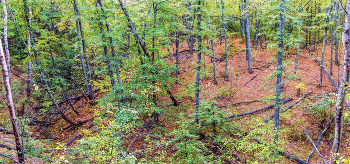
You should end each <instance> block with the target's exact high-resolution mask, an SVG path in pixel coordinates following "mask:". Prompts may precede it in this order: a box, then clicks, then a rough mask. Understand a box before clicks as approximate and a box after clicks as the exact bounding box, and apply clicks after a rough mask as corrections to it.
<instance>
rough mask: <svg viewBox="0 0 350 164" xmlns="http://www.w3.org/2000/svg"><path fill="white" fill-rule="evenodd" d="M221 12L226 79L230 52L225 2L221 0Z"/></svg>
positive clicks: (226, 78)
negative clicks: (228, 48)
mask: <svg viewBox="0 0 350 164" xmlns="http://www.w3.org/2000/svg"><path fill="white" fill-rule="evenodd" d="M221 9H222V10H221V12H222V28H223V29H224V38H225V55H226V64H225V81H227V80H228V74H227V65H228V52H227V35H226V25H225V4H224V1H223V0H221Z"/></svg>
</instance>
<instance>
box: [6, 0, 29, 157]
mask: <svg viewBox="0 0 350 164" xmlns="http://www.w3.org/2000/svg"><path fill="white" fill-rule="evenodd" d="M3 3H4V1H3ZM4 6H5V5H4ZM5 49H6V47H5ZM0 63H1V67H2V73H3V80H4V86H5V90H6V98H7V102H8V103H7V106H8V108H9V109H8V110H9V114H10V117H11V123H12V129H13V135H14V137H15V144H16V151H17V156H18V162H19V163H24V162H25V158H24V153H23V147H22V144H21V137H20V133H19V129H18V124H17V118H16V113H15V106H14V104H13V99H12V91H11V86H10V77H9V71H8V70H7V69H8V66H7V63H6V59H5V54H4V49H3V47H2V41H1V39H0Z"/></svg>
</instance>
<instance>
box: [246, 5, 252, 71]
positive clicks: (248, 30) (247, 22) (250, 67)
mask: <svg viewBox="0 0 350 164" xmlns="http://www.w3.org/2000/svg"><path fill="white" fill-rule="evenodd" d="M245 1H246V6H245V9H246V22H245V31H246V37H245V38H246V41H245V43H246V56H247V59H248V70H249V73H250V74H251V73H253V71H252V64H251V62H252V53H251V49H250V27H249V15H250V14H249V0H245Z"/></svg>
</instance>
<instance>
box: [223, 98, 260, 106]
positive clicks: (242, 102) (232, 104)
mask: <svg viewBox="0 0 350 164" xmlns="http://www.w3.org/2000/svg"><path fill="white" fill-rule="evenodd" d="M260 101H262V100H253V101H241V102H236V103H231V104H227V105H222V106H218V108H225V107H229V106H234V105H239V104H244V103H255V102H260Z"/></svg>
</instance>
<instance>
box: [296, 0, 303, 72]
mask: <svg viewBox="0 0 350 164" xmlns="http://www.w3.org/2000/svg"><path fill="white" fill-rule="evenodd" d="M302 7H303V0H300V10H299V14H301V12H302V10H303V8H302ZM300 29H301V16H300V18H299V28H298V38H299V39H300ZM299 51H300V41H299V42H298V50H297V57H296V59H295V71H296V70H297V68H298V58H299Z"/></svg>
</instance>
